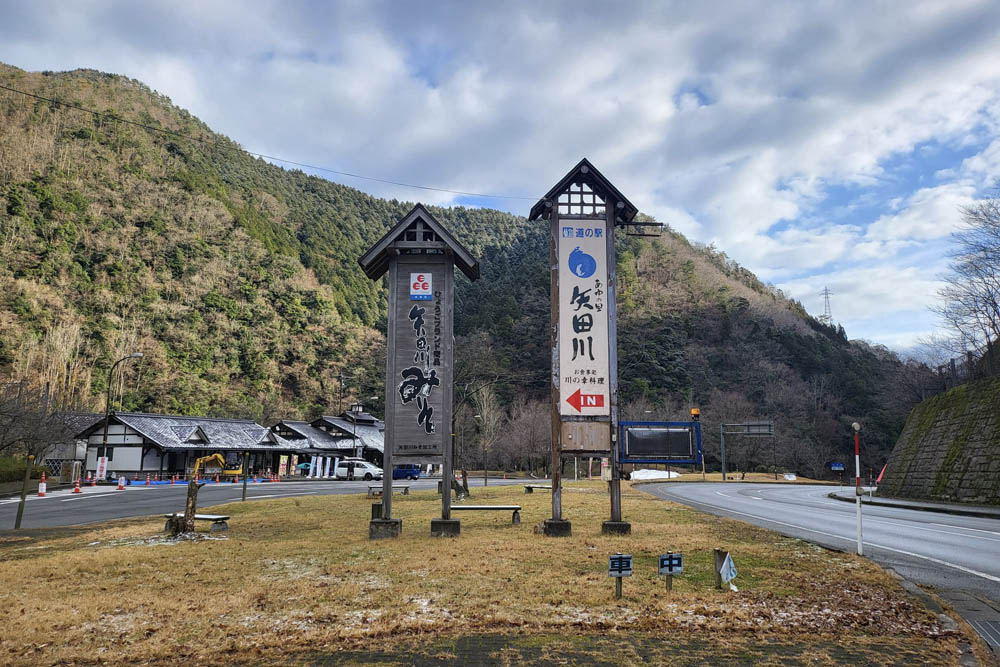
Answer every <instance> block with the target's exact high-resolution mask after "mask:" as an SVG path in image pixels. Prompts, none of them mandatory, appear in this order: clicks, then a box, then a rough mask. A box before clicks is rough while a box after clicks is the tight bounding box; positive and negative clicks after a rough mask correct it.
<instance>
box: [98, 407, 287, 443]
mask: <svg viewBox="0 0 1000 667" xmlns="http://www.w3.org/2000/svg"><path fill="white" fill-rule="evenodd" d="M112 420H113V421H118V422H120V423H122V424H125V425H126V426H128V427H129V428H132V429H133V430H135V431H138V432H139V433H141V434H142V435H143V436H144V437H145V438H146V439H147V440H150V441H151V442H153V443H155V444H156V445H157V446H159V447H161V448H163V449H209V450H226V449H228V450H240V451H242V450H245V449H255V450H265V449H271V450H286V449H291V448H292V447H293V445H291V444H290V443H289V442H288V441H286V440H285V439H284V438H282V437H281V436H279V435H277V434H276V433H271V432H270V431H269V430H268V429H266V428H264V427H263V426H261V425H260V424H258V423H256V422H254V421H251V420H249V419H213V418H211V417H179V416H173V415H152V414H144V413H134V412H117V413H115V414H114V415H112ZM102 422H103V419H101V420H99V422H98V423H99V424H101V423H102ZM95 426H96V425H95ZM93 429H94V426H91V427H90V428H88V429H87V431H91V430H93ZM197 429H201V432H202V433H204V434H205V437H206V439H207V442H206V443H201V442H199V443H189V442H186V441H187V440H188V439H189V438H190V437H191V435H192V434H194V433H195V431H196V430H197ZM81 435H84V433H81Z"/></svg>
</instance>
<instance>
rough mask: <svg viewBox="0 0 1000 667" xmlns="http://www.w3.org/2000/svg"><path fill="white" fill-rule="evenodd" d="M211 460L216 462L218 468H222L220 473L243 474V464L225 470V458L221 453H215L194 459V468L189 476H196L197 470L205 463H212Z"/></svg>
mask: <svg viewBox="0 0 1000 667" xmlns="http://www.w3.org/2000/svg"><path fill="white" fill-rule="evenodd" d="M213 461H214V462H215V463H217V464H218V465H219V467H220V468H222V473H221V474H222V475H242V474H243V466H240V467H239V468H234V469H233V470H226V459H225V458H223V456H222V454H219V453H215V454H212V455H211V456H202V457H201V458H200V459H195V462H194V470H193V471H192V472H191V476H192V477H197V476H198V471H199V470H201V469H202V467H204V466H205V464H208V463H212V462H213Z"/></svg>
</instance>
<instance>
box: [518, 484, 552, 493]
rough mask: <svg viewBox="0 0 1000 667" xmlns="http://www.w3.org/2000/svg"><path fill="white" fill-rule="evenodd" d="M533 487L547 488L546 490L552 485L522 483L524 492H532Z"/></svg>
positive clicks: (550, 488) (533, 490)
mask: <svg viewBox="0 0 1000 667" xmlns="http://www.w3.org/2000/svg"><path fill="white" fill-rule="evenodd" d="M535 489H547V490H549V491H551V490H552V485H551V484H525V485H524V492H525V493H534V492H535Z"/></svg>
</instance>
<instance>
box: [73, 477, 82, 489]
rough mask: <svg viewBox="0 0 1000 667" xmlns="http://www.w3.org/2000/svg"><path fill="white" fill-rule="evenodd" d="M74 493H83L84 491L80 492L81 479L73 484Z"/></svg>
mask: <svg viewBox="0 0 1000 667" xmlns="http://www.w3.org/2000/svg"><path fill="white" fill-rule="evenodd" d="M73 493H83V491H81V490H80V479H79V478H77V480H76V482H75V483H74V484H73Z"/></svg>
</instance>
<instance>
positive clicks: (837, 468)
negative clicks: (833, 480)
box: [830, 463, 844, 472]
mask: <svg viewBox="0 0 1000 667" xmlns="http://www.w3.org/2000/svg"><path fill="white" fill-rule="evenodd" d="M830 470H832V471H834V472H844V464H843V463H831V464H830Z"/></svg>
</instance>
